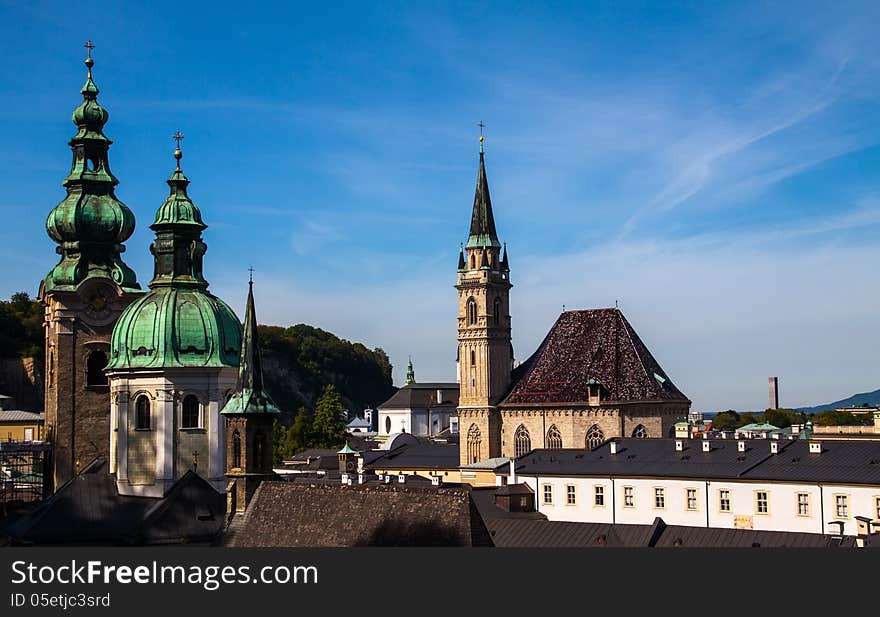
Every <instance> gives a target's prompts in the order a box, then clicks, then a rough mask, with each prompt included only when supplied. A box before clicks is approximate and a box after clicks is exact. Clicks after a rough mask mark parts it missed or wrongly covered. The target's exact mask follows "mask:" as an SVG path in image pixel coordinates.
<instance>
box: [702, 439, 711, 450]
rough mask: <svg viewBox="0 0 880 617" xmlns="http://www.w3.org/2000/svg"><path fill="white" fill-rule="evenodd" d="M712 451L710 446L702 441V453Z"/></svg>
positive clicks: (707, 442) (706, 441)
mask: <svg viewBox="0 0 880 617" xmlns="http://www.w3.org/2000/svg"><path fill="white" fill-rule="evenodd" d="M711 449H712V444H710V443H709V441H708V440H704V441H703V452H708V451H709V450H711Z"/></svg>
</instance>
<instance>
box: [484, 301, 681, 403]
mask: <svg viewBox="0 0 880 617" xmlns="http://www.w3.org/2000/svg"><path fill="white" fill-rule="evenodd" d="M517 368H518V369H519V370H515V371H514V373H513V378H514V380H515V381H514V382H513V384H512V387H511V388H510V390H509V392H508V394H507V396H506V397H505V398H504V399H503V401H502V403H501V404H502V405H509V406H518V405H528V404H547V403H583V402H585V401H587V398H588V397H587V382H588V381H589V380H591V379H592V380H595V381H599V382H600V383H601V384H602V386H603V387H604V394H603V396H606V397H607V398H608V399H610V400H615V401H642V400H668V401H682V402H688V398H687V397H686V396H685V395H684V394H682V393H681V391H680V390H679V389H678V388H676V387H675V384H673V383H672V380H671V379H670V378H669V376H668V375H667V374H666V372H665V371H664V370H663V369H662V368H661V367H660V365H659V364H658V363H657V361H656V360H655V359H654V357H653V356H652V355H651V352H649V351H648V348H647V347H645V344H644V343H643V342H642V340H641V339H640V338H639V336H638V335H637V334H636V333H635V330H633V328H632V326H630V325H629V322H628V321H627V320H626V318H625V317H624V316H623V313H621V312H620V311H619V310H618V309H592V310H585V311H565V312H563V313H562V314H561V315H560V316H559V319H557V320H556V323H555V324H553V327H552V328H551V329H550V332H549V333H548V334H547V336H546V338H545V339H544V341H543V342H542V343H541V345H540V346H539V347H538V350H537V351H536V352H535V353H534V354H533V355H532V356H531V357H530V358H529V359H528V360H527V361H526V362H524V363H523V365H521V366H520V367H517ZM658 377H659V378H660V379H658Z"/></svg>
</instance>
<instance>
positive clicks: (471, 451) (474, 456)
mask: <svg viewBox="0 0 880 617" xmlns="http://www.w3.org/2000/svg"><path fill="white" fill-rule="evenodd" d="M482 440H483V436H482V434H481V433H480V428H479V427H478V426H477V425H476V424H471V427H470V428H469V429H468V433H467V457H468V461H469V462H471V463H479V462H480V445H481V443H482Z"/></svg>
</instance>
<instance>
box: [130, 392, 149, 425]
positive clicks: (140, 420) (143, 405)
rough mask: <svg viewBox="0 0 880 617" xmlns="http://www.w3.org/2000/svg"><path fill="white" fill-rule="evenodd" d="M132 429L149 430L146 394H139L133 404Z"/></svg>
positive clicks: (147, 398)
mask: <svg viewBox="0 0 880 617" xmlns="http://www.w3.org/2000/svg"><path fill="white" fill-rule="evenodd" d="M134 428H135V429H136V430H142V431H148V430H150V398H149V397H148V396H147V395H146V394H141V395H140V396H139V397H137V400H136V401H135V403H134Z"/></svg>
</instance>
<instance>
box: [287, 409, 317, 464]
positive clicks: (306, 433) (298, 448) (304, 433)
mask: <svg viewBox="0 0 880 617" xmlns="http://www.w3.org/2000/svg"><path fill="white" fill-rule="evenodd" d="M288 443H289V444H290V449H291V452H290V454H291V455H293V454H296V453H298V452H302V451H303V450H305V449H306V448H310V447H311V445H312V427H311V424H310V423H309V412H308V411H306V408H305V407H300V408H299V411H297V413H296V419H295V420H294V421H293V426H291V427H290V432H289V441H288Z"/></svg>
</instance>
